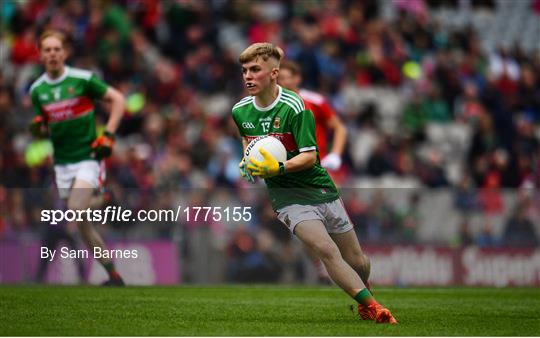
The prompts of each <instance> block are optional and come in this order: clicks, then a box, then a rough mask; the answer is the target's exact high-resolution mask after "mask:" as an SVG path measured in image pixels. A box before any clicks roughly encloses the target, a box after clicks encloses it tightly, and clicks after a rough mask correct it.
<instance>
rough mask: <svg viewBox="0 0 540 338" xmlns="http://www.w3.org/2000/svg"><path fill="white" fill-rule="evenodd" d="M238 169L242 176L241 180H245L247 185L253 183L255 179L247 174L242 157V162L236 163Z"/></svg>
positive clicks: (247, 170)
mask: <svg viewBox="0 0 540 338" xmlns="http://www.w3.org/2000/svg"><path fill="white" fill-rule="evenodd" d="M238 169H240V176H242V178H243V179H245V180H246V181H248V182H249V183H255V178H253V176H252V175H251V173H250V172H249V169H248V168H247V164H246V161H245V159H244V157H242V161H240V163H238Z"/></svg>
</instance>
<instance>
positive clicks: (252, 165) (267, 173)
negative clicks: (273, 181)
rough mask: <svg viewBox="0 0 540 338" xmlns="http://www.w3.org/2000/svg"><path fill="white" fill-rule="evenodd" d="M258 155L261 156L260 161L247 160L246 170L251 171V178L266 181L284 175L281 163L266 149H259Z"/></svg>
mask: <svg viewBox="0 0 540 338" xmlns="http://www.w3.org/2000/svg"><path fill="white" fill-rule="evenodd" d="M259 153H261V155H262V156H263V160H262V161H257V160H255V159H253V158H251V159H250V160H249V164H248V169H249V170H251V174H252V175H253V176H259V177H261V178H265V179H266V178H270V177H274V176H277V175H280V174H284V173H285V167H284V165H283V163H280V162H278V161H277V160H276V159H275V158H274V156H272V154H270V153H269V152H268V151H266V149H264V148H261V149H259Z"/></svg>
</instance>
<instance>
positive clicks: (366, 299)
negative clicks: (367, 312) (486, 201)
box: [354, 288, 377, 306]
mask: <svg viewBox="0 0 540 338" xmlns="http://www.w3.org/2000/svg"><path fill="white" fill-rule="evenodd" d="M354 299H355V300H356V301H357V302H358V303H360V304H362V305H365V306H368V305H370V304H373V303H377V301H375V298H373V296H372V295H371V293H370V292H369V290H368V289H367V288H365V289H362V291H360V292H358V293H357V294H356V296H354Z"/></svg>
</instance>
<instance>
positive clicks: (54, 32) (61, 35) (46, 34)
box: [38, 30, 66, 49]
mask: <svg viewBox="0 0 540 338" xmlns="http://www.w3.org/2000/svg"><path fill="white" fill-rule="evenodd" d="M51 36H53V37H55V38H57V39H58V40H60V42H61V43H62V47H65V44H66V35H65V34H64V33H62V32H60V31H57V30H46V31H45V32H43V33H41V35H40V36H39V40H38V49H41V44H42V43H43V41H44V40H45V39H46V38H49V37H51Z"/></svg>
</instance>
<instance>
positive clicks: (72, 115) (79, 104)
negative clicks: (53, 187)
mask: <svg viewBox="0 0 540 338" xmlns="http://www.w3.org/2000/svg"><path fill="white" fill-rule="evenodd" d="M107 88H108V86H107V84H105V83H104V82H102V81H101V80H99V79H98V78H97V77H96V76H95V75H93V74H92V73H91V72H89V71H86V70H82V69H77V68H72V67H65V68H64V73H63V74H62V75H61V76H60V77H59V78H56V79H51V78H50V77H49V76H48V75H47V73H45V74H43V75H41V76H40V77H39V78H38V79H37V80H36V81H35V82H34V83H33V84H32V86H31V87H30V96H31V98H32V105H33V107H34V111H35V113H36V114H38V115H42V116H43V118H44V119H45V121H46V122H47V124H48V126H49V132H50V135H51V141H52V144H53V148H54V162H55V163H56V164H68V163H76V162H80V161H83V160H88V159H91V156H90V155H91V152H92V148H91V144H92V142H93V141H94V139H95V138H96V124H95V116H94V113H95V108H94V100H96V99H100V98H102V97H103V95H105V92H106V91H107Z"/></svg>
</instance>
